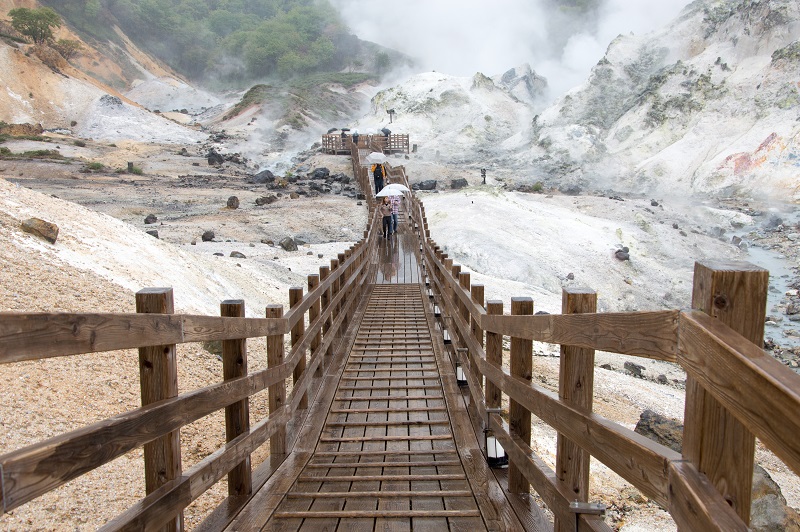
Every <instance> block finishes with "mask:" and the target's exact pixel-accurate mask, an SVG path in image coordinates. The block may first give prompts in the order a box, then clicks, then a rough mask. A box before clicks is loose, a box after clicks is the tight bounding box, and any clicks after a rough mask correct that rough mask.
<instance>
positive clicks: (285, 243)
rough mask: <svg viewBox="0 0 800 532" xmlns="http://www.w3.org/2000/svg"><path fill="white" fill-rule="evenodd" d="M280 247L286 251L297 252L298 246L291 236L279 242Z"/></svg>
mask: <svg viewBox="0 0 800 532" xmlns="http://www.w3.org/2000/svg"><path fill="white" fill-rule="evenodd" d="M278 245H280V246H281V247H282V248H283V249H285V250H286V251H297V244H296V243H295V241H294V240H293V239H292V237H290V236H287V237H286V238H284V239H283V240H281V241H280V242H278Z"/></svg>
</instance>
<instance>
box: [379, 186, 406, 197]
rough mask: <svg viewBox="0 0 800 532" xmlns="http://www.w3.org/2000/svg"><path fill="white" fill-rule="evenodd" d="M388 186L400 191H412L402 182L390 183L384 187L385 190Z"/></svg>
mask: <svg viewBox="0 0 800 532" xmlns="http://www.w3.org/2000/svg"><path fill="white" fill-rule="evenodd" d="M387 188H393V189H395V190H397V191H399V192H411V190H409V188H408V187H407V186H405V185H403V184H400V183H389V184H388V185H386V186H385V187H383V190H386V189H387ZM397 195H398V196H399V194H397Z"/></svg>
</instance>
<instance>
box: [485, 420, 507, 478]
mask: <svg viewBox="0 0 800 532" xmlns="http://www.w3.org/2000/svg"><path fill="white" fill-rule="evenodd" d="M502 412H503V411H502V409H500V408H487V409H486V428H484V429H483V443H484V445H485V448H486V463H488V464H489V467H495V468H500V467H508V455H507V454H506V450H505V449H503V446H502V445H500V442H499V441H497V438H495V436H494V432H492V429H490V428H489V416H491V415H492V414H502Z"/></svg>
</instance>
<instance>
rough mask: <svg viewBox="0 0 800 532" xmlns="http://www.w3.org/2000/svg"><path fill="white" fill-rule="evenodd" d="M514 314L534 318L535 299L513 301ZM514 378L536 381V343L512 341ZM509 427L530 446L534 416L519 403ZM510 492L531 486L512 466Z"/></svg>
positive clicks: (513, 404) (512, 411) (512, 407)
mask: <svg viewBox="0 0 800 532" xmlns="http://www.w3.org/2000/svg"><path fill="white" fill-rule="evenodd" d="M511 314H513V315H520V316H528V315H531V314H533V299H531V298H529V297H512V298H511ZM511 375H512V376H514V377H516V378H518V379H521V380H522V381H524V382H527V383H530V382H531V379H532V377H533V342H532V341H531V340H527V339H524V338H517V337H513V336H512V337H511ZM509 425H510V427H511V432H512V434H514V435H516V436H518V437H519V439H520V440H521V441H523V442H524V443H525V444H527V445H530V444H531V412H530V410H527V409H526V408H525V407H524V406H522V405H521V404H520V403H518V402H517V401H515V400H513V399H511V400H510V401H509ZM508 490H509V491H510V492H512V493H528V491H529V490H530V484H529V483H528V480H527V479H526V478H525V476H524V475H523V474H522V472H521V471H520V469H519V467H518V466H517V465H516V464H514V462H510V463H509V466H508Z"/></svg>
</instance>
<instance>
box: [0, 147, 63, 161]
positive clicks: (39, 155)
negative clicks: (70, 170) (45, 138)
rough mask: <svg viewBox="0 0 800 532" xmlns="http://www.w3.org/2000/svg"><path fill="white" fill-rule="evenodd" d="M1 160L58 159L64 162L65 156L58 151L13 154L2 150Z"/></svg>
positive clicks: (32, 151)
mask: <svg viewBox="0 0 800 532" xmlns="http://www.w3.org/2000/svg"><path fill="white" fill-rule="evenodd" d="M0 159H57V160H63V159H64V156H63V155H61V154H60V153H59V152H58V150H31V151H24V152H22V153H13V152H12V151H11V150H9V149H8V148H0Z"/></svg>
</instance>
